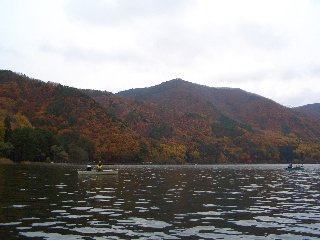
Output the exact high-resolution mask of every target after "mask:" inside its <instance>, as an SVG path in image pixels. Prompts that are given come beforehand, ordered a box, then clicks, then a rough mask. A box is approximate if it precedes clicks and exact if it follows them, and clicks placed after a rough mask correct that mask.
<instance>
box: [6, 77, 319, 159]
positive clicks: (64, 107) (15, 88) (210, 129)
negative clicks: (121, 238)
mask: <svg viewBox="0 0 320 240" xmlns="http://www.w3.org/2000/svg"><path fill="white" fill-rule="evenodd" d="M0 85H1V91H0V100H1V101H0V154H1V155H2V156H6V157H10V158H13V159H14V160H16V161H21V160H31V161H57V162H59V161H60V162H87V161H94V160H102V161H105V162H114V163H143V162H152V163H158V164H184V163H206V164H211V163H236V162H241V163H260V162H261V163H262V162H263V163H266V162H270V163H271V162H272V163H274V162H287V161H292V160H293V159H295V158H297V159H301V160H304V161H307V162H317V161H318V160H319V159H320V158H319V155H320V154H319V146H320V144H319V143H320V141H319V136H320V122H319V121H318V120H317V119H315V118H310V117H308V116H304V115H302V114H301V113H299V114H298V113H297V112H296V111H293V110H292V109H289V108H285V107H283V106H281V105H279V104H277V103H275V102H273V101H271V100H268V99H265V98H263V97H260V96H257V95H254V94H250V93H247V92H244V91H242V90H239V89H216V88H209V87H205V86H201V85H196V84H191V83H188V82H185V81H183V80H180V79H176V80H172V81H169V82H166V83H163V84H160V85H158V86H155V87H152V88H145V89H136V90H128V91H125V92H122V93H119V94H117V95H114V94H112V93H109V92H102V91H94V90H79V89H75V88H71V87H66V86H62V85H60V84H55V83H50V82H49V83H45V82H42V81H39V80H34V79H30V78H28V77H26V76H25V75H23V74H16V73H13V72H11V71H0ZM9 128H10V129H9ZM8 131H9V132H10V133H9V135H10V136H8ZM39 139H42V141H39ZM26 141H27V142H28V144H29V145H28V147H27V148H26V149H33V150H32V151H31V150H30V151H29V152H28V151H27V150H26V149H25V148H23V147H21V146H23V142H26ZM41 142H43V144H42V145H41ZM310 143H312V144H310ZM19 144H20V145H19ZM22 149H25V150H22ZM21 154H25V155H21Z"/></svg>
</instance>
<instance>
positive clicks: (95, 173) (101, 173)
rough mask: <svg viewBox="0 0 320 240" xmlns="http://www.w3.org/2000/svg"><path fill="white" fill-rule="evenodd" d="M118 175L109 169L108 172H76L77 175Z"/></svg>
mask: <svg viewBox="0 0 320 240" xmlns="http://www.w3.org/2000/svg"><path fill="white" fill-rule="evenodd" d="M117 174H118V170H113V169H109V170H103V171H96V170H91V171H87V170H84V171H83V170H78V175H117Z"/></svg>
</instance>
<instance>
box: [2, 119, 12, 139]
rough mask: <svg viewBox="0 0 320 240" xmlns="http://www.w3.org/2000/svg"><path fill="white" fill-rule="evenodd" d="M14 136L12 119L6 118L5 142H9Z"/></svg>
mask: <svg viewBox="0 0 320 240" xmlns="http://www.w3.org/2000/svg"><path fill="white" fill-rule="evenodd" d="M11 134H12V129H11V119H10V117H9V116H6V118H5V119H4V141H5V142H8V141H9V139H10V137H11Z"/></svg>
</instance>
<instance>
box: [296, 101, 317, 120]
mask: <svg viewBox="0 0 320 240" xmlns="http://www.w3.org/2000/svg"><path fill="white" fill-rule="evenodd" d="M293 109H294V110H296V111H297V112H300V113H302V114H304V115H307V116H310V117H312V118H315V119H318V120H320V103H314V104H308V105H304V106H301V107H296V108H293Z"/></svg>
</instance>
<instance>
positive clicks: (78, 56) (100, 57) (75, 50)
mask: <svg viewBox="0 0 320 240" xmlns="http://www.w3.org/2000/svg"><path fill="white" fill-rule="evenodd" d="M39 50H40V51H41V52H44V53H53V54H57V55H59V56H61V57H63V58H66V59H68V60H72V61H85V62H90V63H93V64H95V63H104V62H113V63H115V62H121V63H130V62H135V63H137V62H138V63H142V62H143V61H144V60H143V58H141V57H140V56H139V55H137V54H136V53H134V52H132V51H130V50H128V51H111V52H106V51H102V50H97V49H94V48H87V47H76V46H64V47H56V46H53V45H48V44H42V45H41V46H40V47H39Z"/></svg>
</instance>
